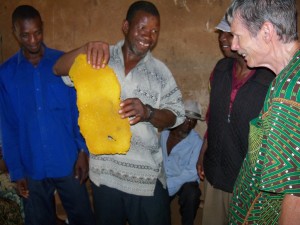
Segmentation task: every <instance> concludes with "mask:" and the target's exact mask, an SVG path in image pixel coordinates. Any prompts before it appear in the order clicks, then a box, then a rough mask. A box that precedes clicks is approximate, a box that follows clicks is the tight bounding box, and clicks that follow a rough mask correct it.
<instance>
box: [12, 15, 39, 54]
mask: <svg viewBox="0 0 300 225" xmlns="http://www.w3.org/2000/svg"><path fill="white" fill-rule="evenodd" d="M13 29H14V33H15V37H16V38H17V40H18V42H19V44H20V46H21V48H22V49H23V51H24V54H25V55H26V54H38V53H40V52H41V49H42V47H41V46H42V41H43V24H42V21H41V20H40V19H39V18H34V19H28V20H18V21H16V23H15V24H14V28H13Z"/></svg>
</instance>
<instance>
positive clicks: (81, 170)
mask: <svg viewBox="0 0 300 225" xmlns="http://www.w3.org/2000/svg"><path fill="white" fill-rule="evenodd" d="M74 173H75V178H76V179H79V181H80V184H82V183H84V182H85V181H86V180H87V178H88V175H89V156H88V155H87V153H86V152H84V151H80V152H79V153H78V158H77V161H76V164H75V171H74Z"/></svg>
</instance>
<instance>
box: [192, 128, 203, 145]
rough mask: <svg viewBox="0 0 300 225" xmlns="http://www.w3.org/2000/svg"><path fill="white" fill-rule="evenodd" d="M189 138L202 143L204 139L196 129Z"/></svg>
mask: <svg viewBox="0 0 300 225" xmlns="http://www.w3.org/2000/svg"><path fill="white" fill-rule="evenodd" d="M189 136H190V137H191V138H193V139H195V140H197V141H201V142H202V139H201V137H200V135H199V133H198V132H197V131H195V130H194V129H193V130H191V132H190V134H189Z"/></svg>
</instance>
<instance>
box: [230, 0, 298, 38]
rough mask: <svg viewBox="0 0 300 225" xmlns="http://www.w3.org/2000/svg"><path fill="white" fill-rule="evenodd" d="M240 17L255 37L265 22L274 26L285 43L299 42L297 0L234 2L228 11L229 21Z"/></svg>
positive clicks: (236, 0) (248, 0)
mask: <svg viewBox="0 0 300 225" xmlns="http://www.w3.org/2000/svg"><path fill="white" fill-rule="evenodd" d="M235 16H238V17H239V18H240V19H241V21H242V23H243V25H244V26H245V28H246V29H248V30H249V32H250V34H251V35H252V36H253V37H255V36H256V35H257V33H258V31H259V30H260V29H261V28H262V25H263V24H264V22H266V21H268V22H270V23H272V24H273V26H274V27H275V29H276V33H277V35H278V36H279V39H280V40H281V41H282V42H283V43H290V42H292V41H296V40H298V34H297V10H296V2H295V0H233V1H232V3H231V5H230V6H229V8H228V10H227V14H226V17H227V20H228V21H229V23H231V22H232V20H233V17H235Z"/></svg>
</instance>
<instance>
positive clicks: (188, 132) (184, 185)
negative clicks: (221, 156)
mask: <svg viewBox="0 0 300 225" xmlns="http://www.w3.org/2000/svg"><path fill="white" fill-rule="evenodd" d="M184 105H185V116H186V119H185V121H184V123H183V124H181V125H179V126H178V127H176V128H173V129H171V130H164V131H163V132H162V133H161V139H160V142H161V146H162V153H163V163H164V169H165V172H166V176H167V187H168V191H169V195H170V196H171V200H173V199H174V198H175V196H178V197H179V200H178V202H179V205H180V213H181V224H182V225H193V224H194V219H195V217H196V214H197V210H198V208H199V203H200V195H201V191H200V188H199V182H200V180H199V177H198V174H197V170H196V164H197V159H198V155H199V153H200V149H201V146H202V140H201V138H200V137H199V134H198V133H197V132H196V131H195V130H194V128H195V126H196V124H197V120H200V119H201V113H200V109H199V106H198V103H197V102H195V101H191V100H187V101H186V102H185V104H184Z"/></svg>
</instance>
